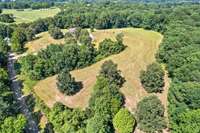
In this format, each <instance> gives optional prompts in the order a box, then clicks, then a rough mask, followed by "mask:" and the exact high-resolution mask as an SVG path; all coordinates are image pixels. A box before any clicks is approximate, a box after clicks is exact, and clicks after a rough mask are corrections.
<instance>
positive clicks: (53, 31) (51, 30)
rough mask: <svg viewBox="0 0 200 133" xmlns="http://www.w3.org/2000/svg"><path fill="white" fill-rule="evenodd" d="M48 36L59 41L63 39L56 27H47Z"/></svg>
mask: <svg viewBox="0 0 200 133" xmlns="http://www.w3.org/2000/svg"><path fill="white" fill-rule="evenodd" d="M49 34H50V35H51V36H52V37H53V38H54V39H61V38H63V37H64V35H63V33H62V31H61V30H60V28H58V27H53V26H50V27H49Z"/></svg>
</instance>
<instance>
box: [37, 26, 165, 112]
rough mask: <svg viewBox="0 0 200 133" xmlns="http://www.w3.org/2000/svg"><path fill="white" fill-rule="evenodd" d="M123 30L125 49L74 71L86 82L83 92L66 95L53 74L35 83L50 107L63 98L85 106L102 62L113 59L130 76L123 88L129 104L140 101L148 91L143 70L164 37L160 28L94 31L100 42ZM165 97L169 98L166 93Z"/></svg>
mask: <svg viewBox="0 0 200 133" xmlns="http://www.w3.org/2000/svg"><path fill="white" fill-rule="evenodd" d="M120 32H122V33H123V34H124V43H125V45H127V48H126V49H125V50H124V51H123V52H121V53H120V54H118V55H113V56H110V57H108V58H106V59H104V60H102V61H100V62H97V63H96V64H93V65H91V66H89V67H86V68H84V69H80V70H75V71H73V72H71V73H72V75H73V76H74V77H75V78H76V80H78V81H82V82H83V85H84V88H83V89H82V90H81V91H80V92H79V93H77V94H76V95H74V96H64V95H63V94H62V93H60V92H59V90H58V89H57V87H56V76H53V77H49V78H47V79H45V80H42V81H40V82H39V83H38V84H37V85H36V86H35V87H34V90H35V92H36V94H37V95H38V96H39V97H40V98H41V99H42V100H43V101H44V102H45V103H46V104H47V105H48V106H49V107H52V106H53V104H54V103H56V102H61V103H63V104H65V105H67V106H69V107H73V108H76V107H80V108H85V107H86V106H87V105H88V100H89V98H90V94H91V92H92V87H93V86H94V84H95V81H96V78H95V77H96V76H97V75H98V72H99V70H100V66H101V65H102V63H103V62H104V61H105V60H108V59H111V60H113V61H114V62H115V63H117V64H118V66H119V69H120V70H121V71H122V75H123V76H124V77H125V79H126V82H125V84H124V86H123V87H122V88H121V92H122V93H123V94H124V95H125V98H126V106H127V107H128V108H129V109H131V110H134V109H135V107H136V104H137V102H138V101H139V100H140V99H141V98H143V97H144V96H146V95H147V93H146V92H145V91H144V89H143V88H142V86H141V84H140V80H139V74H140V71H141V70H142V69H145V68H146V66H147V65H148V64H150V63H152V62H153V61H154V60H155V57H154V54H155V53H156V51H157V50H158V46H159V44H160V42H161V41H162V38H163V37H162V35H161V34H159V33H157V32H153V31H146V30H143V29H134V28H126V29H111V30H98V31H96V32H94V33H93V35H94V37H95V41H94V42H95V43H96V44H97V45H98V43H99V42H100V41H102V40H103V39H105V38H112V39H114V37H115V35H116V34H117V33H120ZM160 97H161V99H162V98H163V97H164V96H162V95H161V96H160ZM164 100H166V99H165V97H164Z"/></svg>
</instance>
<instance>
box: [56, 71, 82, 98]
mask: <svg viewBox="0 0 200 133" xmlns="http://www.w3.org/2000/svg"><path fill="white" fill-rule="evenodd" d="M57 87H58V89H59V90H60V91H61V92H63V93H64V94H66V95H73V94H75V93H76V92H78V91H79V90H80V88H81V85H80V83H79V82H77V81H75V78H74V77H72V76H71V74H70V72H69V71H67V70H63V71H62V72H61V73H60V74H58V77H57Z"/></svg>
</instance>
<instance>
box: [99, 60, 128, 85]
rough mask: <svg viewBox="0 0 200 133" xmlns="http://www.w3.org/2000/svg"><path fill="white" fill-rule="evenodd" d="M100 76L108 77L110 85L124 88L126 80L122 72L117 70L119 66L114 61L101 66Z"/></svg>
mask: <svg viewBox="0 0 200 133" xmlns="http://www.w3.org/2000/svg"><path fill="white" fill-rule="evenodd" d="M100 76H103V77H106V78H108V79H109V80H110V83H115V84H116V85H119V86H122V85H123V83H124V82H125V79H124V78H123V77H122V76H121V71H120V70H118V69H117V64H115V63H114V62H113V61H112V60H108V61H105V62H104V63H103V65H102V66H101V70H100Z"/></svg>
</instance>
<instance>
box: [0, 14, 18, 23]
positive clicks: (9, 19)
mask: <svg viewBox="0 0 200 133" xmlns="http://www.w3.org/2000/svg"><path fill="white" fill-rule="evenodd" d="M0 22H4V23H13V22H15V19H14V17H13V14H1V15H0Z"/></svg>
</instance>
